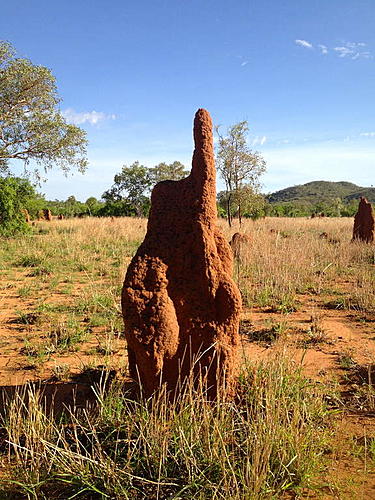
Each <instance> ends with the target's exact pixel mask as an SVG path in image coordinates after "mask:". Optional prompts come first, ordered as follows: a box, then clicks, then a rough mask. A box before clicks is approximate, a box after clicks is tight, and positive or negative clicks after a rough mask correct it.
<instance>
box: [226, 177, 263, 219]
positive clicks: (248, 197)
mask: <svg viewBox="0 0 375 500" xmlns="http://www.w3.org/2000/svg"><path fill="white" fill-rule="evenodd" d="M229 198H231V202H232V203H230V204H229V206H230V214H231V217H232V218H233V217H236V216H237V215H238V207H239V206H241V208H242V214H243V216H244V217H247V218H250V219H253V220H255V219H259V218H260V217H264V216H265V207H266V202H265V199H264V197H263V196H262V195H261V194H259V193H256V192H255V191H254V189H253V188H252V187H251V186H249V185H244V186H243V187H241V188H239V189H238V190H237V191H233V192H227V191H220V192H219V193H218V195H217V200H218V207H219V209H218V210H219V212H218V213H219V216H222V217H225V216H226V215H227V211H228V201H229Z"/></svg>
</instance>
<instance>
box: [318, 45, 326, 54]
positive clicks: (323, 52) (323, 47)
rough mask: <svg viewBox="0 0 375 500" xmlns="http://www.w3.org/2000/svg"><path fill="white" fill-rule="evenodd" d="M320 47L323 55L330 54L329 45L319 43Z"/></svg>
mask: <svg viewBox="0 0 375 500" xmlns="http://www.w3.org/2000/svg"><path fill="white" fill-rule="evenodd" d="M318 47H319V49H320V51H321V53H322V54H323V55H326V54H328V47H327V46H326V45H322V44H318Z"/></svg>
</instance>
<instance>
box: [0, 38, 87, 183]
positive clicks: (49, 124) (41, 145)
mask: <svg viewBox="0 0 375 500" xmlns="http://www.w3.org/2000/svg"><path fill="white" fill-rule="evenodd" d="M59 102H60V99H59V97H58V94H57V90H56V83H55V78H54V77H53V75H52V73H51V71H50V70H49V69H48V68H45V67H43V66H36V65H34V64H33V63H32V62H31V61H29V60H28V59H23V58H17V57H16V56H15V50H14V48H13V47H12V45H11V44H9V43H7V42H3V41H0V170H3V171H4V170H7V169H8V167H9V160H13V159H14V160H21V161H23V162H24V164H25V168H27V167H28V165H29V163H30V162H31V161H33V165H35V167H34V173H35V174H36V175H37V177H40V167H43V169H44V171H47V170H48V169H50V168H51V167H52V166H53V165H57V166H58V167H60V168H61V169H62V170H63V171H64V172H68V171H69V170H70V168H71V167H76V168H78V170H79V171H81V172H83V171H84V170H85V169H86V167H87V158H86V145H87V139H86V133H85V132H84V131H83V130H82V129H80V128H79V127H76V126H75V125H70V124H68V123H67V122H66V121H65V119H64V117H63V116H62V114H61V112H60V110H59V108H58V103H59Z"/></svg>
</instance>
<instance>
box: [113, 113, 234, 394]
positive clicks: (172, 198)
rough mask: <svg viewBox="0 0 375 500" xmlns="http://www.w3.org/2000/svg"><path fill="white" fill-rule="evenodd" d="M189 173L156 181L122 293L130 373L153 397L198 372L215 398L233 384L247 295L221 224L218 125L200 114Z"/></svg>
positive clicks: (171, 388) (196, 123)
mask: <svg viewBox="0 0 375 500" xmlns="http://www.w3.org/2000/svg"><path fill="white" fill-rule="evenodd" d="M194 141H195V150H194V154H193V162H192V170H191V173H190V175H189V176H188V177H187V178H185V179H183V180H180V181H163V182H160V183H159V184H157V185H156V186H155V188H154V190H153V192H152V196H151V211H150V216H149V220H148V226H147V233H146V236H145V239H144V241H143V243H142V244H141V246H140V247H139V248H138V251H137V253H136V255H135V256H134V258H133V259H132V261H131V263H130V265H129V267H128V270H127V273H126V276H125V281H124V286H123V290H122V311H123V316H124V322H125V335H126V339H127V343H128V357H129V369H130V374H131V376H132V377H133V378H135V379H138V378H139V379H140V382H141V384H142V387H143V390H144V392H145V393H146V394H147V395H150V394H152V393H153V392H154V391H155V390H156V389H157V388H158V387H159V386H160V383H162V382H165V383H166V384H167V389H168V390H172V391H174V390H175V389H176V388H177V386H178V384H179V383H181V382H183V381H184V380H185V379H186V377H187V376H189V375H190V374H191V373H194V374H195V375H199V376H203V377H204V380H205V381H206V382H207V386H208V387H210V388H211V394H215V393H216V388H217V384H218V383H221V382H224V381H225V386H226V387H227V388H228V387H233V383H234V380H235V374H236V368H237V350H238V345H239V333H238V327H239V315H240V309H241V298H240V293H239V291H238V289H237V287H236V285H235V283H234V282H233V280H232V278H231V274H232V265H233V259H232V253H231V250H230V248H229V245H228V243H227V242H226V241H225V239H224V237H223V235H222V234H221V232H220V231H219V229H218V228H217V227H216V219H217V214H216V171H215V163H214V154H213V141H212V122H211V117H210V115H209V113H208V112H207V111H206V110H204V109H199V110H198V111H197V113H196V115H195V120H194Z"/></svg>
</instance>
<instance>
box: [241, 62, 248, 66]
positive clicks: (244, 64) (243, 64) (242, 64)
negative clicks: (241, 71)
mask: <svg viewBox="0 0 375 500" xmlns="http://www.w3.org/2000/svg"><path fill="white" fill-rule="evenodd" d="M246 64H249V61H244V62H242V63H241V66H246Z"/></svg>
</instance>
